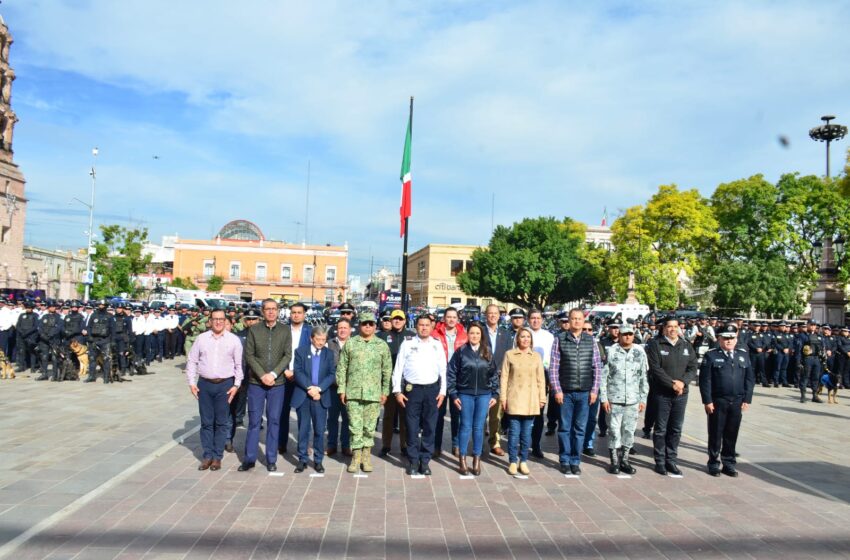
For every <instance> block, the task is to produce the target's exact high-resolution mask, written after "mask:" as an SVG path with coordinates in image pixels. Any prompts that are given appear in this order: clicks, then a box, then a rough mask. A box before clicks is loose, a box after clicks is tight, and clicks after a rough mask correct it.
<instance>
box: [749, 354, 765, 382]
mask: <svg viewBox="0 0 850 560" xmlns="http://www.w3.org/2000/svg"><path fill="white" fill-rule="evenodd" d="M750 361H751V362H752V364H753V373H755V374H756V383H767V377H766V372H765V354H764V352H750Z"/></svg>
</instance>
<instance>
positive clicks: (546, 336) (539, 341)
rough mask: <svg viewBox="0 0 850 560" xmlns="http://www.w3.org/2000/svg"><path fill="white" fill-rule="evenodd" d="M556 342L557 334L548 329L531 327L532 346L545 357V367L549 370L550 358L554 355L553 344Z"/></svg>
mask: <svg viewBox="0 0 850 560" xmlns="http://www.w3.org/2000/svg"><path fill="white" fill-rule="evenodd" d="M554 344H555V335H553V334H552V333H550V332H549V331H547V330H546V329H540V330H539V331H535V330H534V329H531V346H532V348H533V349H534V351H535V352H537V353H538V354H540V357H541V358H543V369H545V370H546V371H549V359H550V358H551V357H552V346H553V345H554Z"/></svg>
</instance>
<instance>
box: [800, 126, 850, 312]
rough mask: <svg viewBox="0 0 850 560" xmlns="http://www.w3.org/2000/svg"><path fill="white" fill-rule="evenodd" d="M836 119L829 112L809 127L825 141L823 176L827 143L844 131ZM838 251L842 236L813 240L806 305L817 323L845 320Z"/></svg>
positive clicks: (827, 236) (827, 169)
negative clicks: (814, 262) (814, 260)
mask: <svg viewBox="0 0 850 560" xmlns="http://www.w3.org/2000/svg"><path fill="white" fill-rule="evenodd" d="M833 119H835V117H834V116H832V115H825V116H823V117H821V120H822V121H823V122H824V124H822V125H820V126H816V127H814V128H813V129H811V130H810V131H809V137H810V138H811V139H812V140H815V141H817V142H825V143H826V178H827V179H829V178H830V174H829V145H830V143H831V142H834V141H837V140H841V139H842V138H844V137H845V136H846V135H847V127H846V126H844V125H840V124H834V123H830V122H829V121H831V120H833ZM836 249H837V250H838V253H839V255H841V254H843V252H844V239H843V238H841V237H838V238H837V239H835V240H833V238H832V235H826V236H824V239H823V241H822V242H817V243H815V254H816V255H818V253H819V257H818V263H819V264H818V283H817V287H816V288H815V290H814V291H813V292H812V298H811V300H810V301H809V305H810V306H811V308H812V320H814V321H817V322H818V323H826V324H831V325H843V324H844V306H845V304H846V303H847V300H846V299H845V298H844V292H843V291H842V290H841V289H839V287H838V260H837V258H836V256H837V255H836Z"/></svg>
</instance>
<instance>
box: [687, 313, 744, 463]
mask: <svg viewBox="0 0 850 560" xmlns="http://www.w3.org/2000/svg"><path fill="white" fill-rule="evenodd" d="M717 336H718V340H719V346H718V347H717V348H712V349H711V350H709V351H708V352H706V353H705V356H703V361H702V366H701V367H700V373H699V392H700V396H701V397H702V404H703V406H704V407H705V412H706V414H707V415H708V473H709V474H710V475H712V476H720V473H721V472H722V473H723V474H725V475H727V476H738V471H737V470H735V445H736V443H737V441H738V430H739V428H740V427H741V416H742V413H743V411H745V410H747V409H748V408H749V406H750V404H752V402H753V387H754V386H755V374H754V372H753V367H752V365H751V363H750V358H749V355H748V354H747V352H745V351H744V350H742V349H740V348H736V344H737V337H738V329H737V327H735V325H731V324H730V325H726V326H725V327H723V328H722V329H720V331H719V332H718V333H717ZM721 463H722V465H723V466H722V468H721Z"/></svg>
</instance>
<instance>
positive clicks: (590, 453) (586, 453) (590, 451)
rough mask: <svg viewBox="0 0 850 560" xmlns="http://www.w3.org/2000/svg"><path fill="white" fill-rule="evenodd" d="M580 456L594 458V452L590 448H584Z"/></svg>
mask: <svg viewBox="0 0 850 560" xmlns="http://www.w3.org/2000/svg"><path fill="white" fill-rule="evenodd" d="M582 454H583V455H587V456H588V457H596V451H594V450H593V448H592V447H585V448H584V449H583V450H582Z"/></svg>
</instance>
